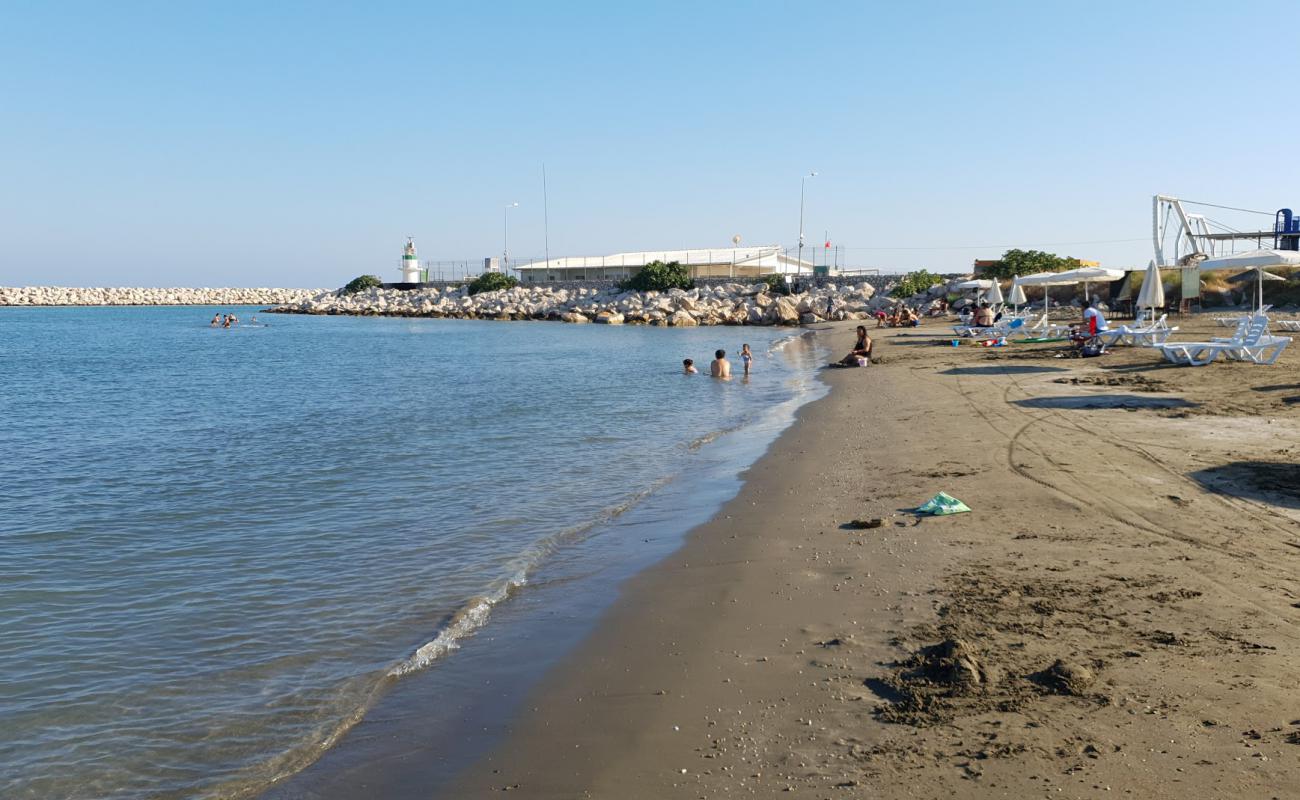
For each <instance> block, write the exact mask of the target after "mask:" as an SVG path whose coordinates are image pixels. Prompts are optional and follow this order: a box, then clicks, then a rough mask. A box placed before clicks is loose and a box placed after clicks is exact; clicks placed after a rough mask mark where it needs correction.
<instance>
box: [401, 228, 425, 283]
mask: <svg viewBox="0 0 1300 800" xmlns="http://www.w3.org/2000/svg"><path fill="white" fill-rule="evenodd" d="M421 277H422V276H421V274H420V259H419V258H417V257H416V255H415V240H414V239H412V238H411V237H410V236H408V237H406V247H405V248H403V249H402V283H419V282H420V279H421Z"/></svg>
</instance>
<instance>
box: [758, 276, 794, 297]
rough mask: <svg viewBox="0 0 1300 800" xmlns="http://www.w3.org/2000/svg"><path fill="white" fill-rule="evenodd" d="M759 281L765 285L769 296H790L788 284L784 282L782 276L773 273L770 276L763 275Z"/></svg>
mask: <svg viewBox="0 0 1300 800" xmlns="http://www.w3.org/2000/svg"><path fill="white" fill-rule="evenodd" d="M759 280H760V281H762V282H763V283H765V284H767V291H768V292H769V293H770V294H782V295H785V294H790V284H788V283H786V282H785V276H784V275H777V274H776V273H773V274H771V275H764V276H763V277H761V278H759Z"/></svg>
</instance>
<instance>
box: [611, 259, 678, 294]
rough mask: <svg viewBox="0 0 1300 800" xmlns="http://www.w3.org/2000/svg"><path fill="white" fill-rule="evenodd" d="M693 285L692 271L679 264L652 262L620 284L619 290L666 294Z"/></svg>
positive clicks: (675, 262)
mask: <svg viewBox="0 0 1300 800" xmlns="http://www.w3.org/2000/svg"><path fill="white" fill-rule="evenodd" d="M692 285H693V284H692V281H691V273H690V270H688V269H687V268H686V267H684V266H682V265H681V264H680V263H679V262H677V261H669V262H668V263H667V264H665V263H664V262H662V261H651V262H650V263H649V264H646V265H645V266H644V267H642V268H641V270H640V271H639V272H637V274H635V275H633V276H632V277H630V278H628V279H627V280H626V281H624V282H623V283H621V284H619V288H620V289H622V290H624V291H636V292H652V291H653V292H666V291H668V290H669V289H689V288H691V286H692Z"/></svg>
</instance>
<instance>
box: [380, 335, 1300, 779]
mask: <svg viewBox="0 0 1300 800" xmlns="http://www.w3.org/2000/svg"><path fill="white" fill-rule="evenodd" d="M1195 321H1196V322H1197V324H1198V325H1202V323H1208V322H1209V320H1208V319H1200V320H1195ZM851 327H852V326H851V325H846V326H841V327H838V328H837V329H836V331H835V332H834V333H832V334H830V336H831V339H832V342H835V343H837V344H838V345H839V347H840V349H843V348H844V347H845V346H847V340H848V338H849V336H850V334H849V333H848V331H849V330H851ZM937 327H938V326H930V327H929V329H928V330H927V329H926V328H923V329H921V330H920V331H918V332H916V333H909V334H893V335H890V334H888V333H887V334H886V336H884V337H882V340H883V344H884V345H885V346H884V347H883V348H882V355H883V356H884V362H885V363H884V364H882V365H879V366H875V367H872V368H870V369H869V370H842V371H841V370H835V371H829V372H828V373H827V374H826V375H825V376H824V380H826V382H827V383H829V384H830V385H831V387H832V388H831V391H830V393H829V394H828V395H827V396H826V397H823V398H822V399H820V400H818V401H816V402H814V403H810V404H808V405H806V406H804V407H803V408H802V409H800V412H799V415H798V418H797V420H796V422H795V424H794V425H792V426H791V427H790V428H788V429H787V430H786V431H785V432H784V433H783V434H782V436H781V437H780V438H779V439H778V440H777V441H776V442H775V443H774V444H773V445H772V446H771V447H770V448H769V450H768V452H767V453H766V454H765V455H764V456H763V457H762V458H761V459H760V460H759V461H758V462H756V463H755V464H754V465H753V466H752V467H751V468H750V470H748V471H747V473H746V474H745V475H744V486H743V487H742V489H741V491H740V493H739V494H738V495H737V496H736V497H735V498H734V499H733V500H732V501H731V502H729V503H728V504H727V505H726V506H724V507H723V509H722V510H721V511H720V512H719V513H718V514H717V515H716V516H715V517H714V518H713V519H712V520H711V521H710V522H708V523H706V524H705V525H703V526H700V527H698V528H696V529H694V530H693V531H692V532H691V534H690V535H689V536H688V538H687V539H686V541H685V543H684V544H683V546H682V547H681V548H679V549H678V550H677V551H676V552H674V553H673V554H672V555H671V556H669V557H668V558H666V559H665V560H663V561H661V562H659V563H658V564H656V565H655V566H653V567H651V568H649V569H647V570H645V571H643V572H641V573H639V574H637V575H636V576H634V577H632V578H631V579H630V580H628V581H627V582H626V583H625V584H624V585H623V587H622V590H621V593H620V597H619V599H618V600H617V602H616V603H615V604H614V605H613V606H612V608H611V609H609V610H608V611H607V612H606V613H605V614H604V615H603V617H602V618H601V621H600V623H599V625H598V626H597V628H596V629H595V631H594V632H593V633H592V634H591V635H590V636H589V637H588V638H587V639H585V640H584V641H583V643H582V644H581V645H580V646H579V647H578V648H577V649H576V650H574V651H573V652H572V653H570V654H569V655H568V656H567V657H566V658H565V659H564V660H563V661H562V663H561V664H560V665H559V666H557V667H555V668H553V669H552V670H551V671H550V672H549V673H548V674H547V676H546V678H545V679H544V680H543V682H542V683H541V684H540V685H539V687H538V688H537V689H536V690H535V691H533V692H532V693H531V694H530V697H529V700H528V702H527V704H526V706H527V710H526V711H525V713H524V714H523V715H522V716H520V717H518V718H516V719H514V720H512V721H511V722H510V723H508V724H507V726H506V729H507V731H508V732H507V734H506V736H505V738H504V739H503V741H502V742H501V743H500V745H499V746H498V747H496V748H494V749H493V750H492V751H491V752H489V753H488V754H486V755H485V756H484V757H483V758H482V759H481V760H479V761H478V762H476V763H474V764H472V765H471V766H470V767H469V768H467V769H466V770H465V771H464V772H463V773H462V774H461V775H460V777H459V778H458V779H457V780H456V781H455V782H453V783H452V784H451V785H450V786H447V787H443V788H442V790H441V791H438V792H436V793H435V796H437V797H449V798H450V797H466V796H485V795H487V794H489V793H491V792H496V791H502V790H509V791H512V792H514V793H517V796H522V797H537V798H560V797H578V796H594V797H613V796H619V797H646V798H652V797H715V796H724V795H728V794H731V793H746V794H749V795H752V796H759V797H767V796H776V795H780V796H789V794H790V793H794V794H795V795H802V796H816V797H823V796H833V795H845V796H872V797H935V798H939V797H950V796H962V797H1007V796H1010V797H1019V796H1039V795H1041V794H1044V793H1050V794H1051V796H1066V797H1098V796H1106V793H1107V792H1114V793H1118V794H1126V793H1127V794H1129V795H1130V796H1141V797H1169V798H1174V797H1182V796H1185V794H1186V792H1187V791H1189V790H1190V789H1191V787H1193V786H1196V787H1198V791H1199V792H1200V793H1201V794H1202V795H1203V796H1211V797H1236V796H1251V797H1254V796H1259V797H1269V796H1276V797H1282V796H1291V795H1294V794H1295V793H1296V792H1297V791H1300V766H1298V765H1297V763H1296V760H1295V758H1294V755H1295V753H1296V750H1295V747H1296V745H1297V744H1300V719H1297V717H1300V714H1298V713H1297V712H1296V711H1295V709H1294V706H1293V704H1291V698H1292V694H1293V693H1292V690H1291V687H1293V685H1294V677H1293V676H1294V674H1295V672H1296V669H1297V668H1300V629H1298V628H1297V623H1300V612H1296V611H1295V608H1297V607H1300V582H1298V581H1297V580H1296V578H1295V577H1294V575H1295V569H1294V568H1295V566H1296V565H1297V564H1300V497H1297V496H1296V494H1295V492H1296V486H1295V485H1290V486H1289V488H1288V485H1285V484H1278V483H1277V481H1276V480H1273V479H1271V478H1270V474H1271V471H1272V470H1285V469H1287V464H1288V463H1293V462H1294V459H1295V456H1296V453H1297V451H1296V449H1295V447H1294V445H1291V442H1294V441H1296V440H1297V439H1296V434H1297V433H1300V424H1298V423H1300V421H1298V420H1297V414H1296V408H1297V406H1296V404H1294V403H1292V402H1290V401H1288V400H1287V398H1286V397H1285V396H1282V397H1278V396H1276V395H1272V394H1270V392H1271V391H1273V390H1276V389H1285V386H1276V385H1274V384H1276V383H1277V380H1278V378H1279V376H1284V374H1285V373H1284V370H1285V367H1283V368H1281V369H1278V368H1274V369H1272V370H1270V369H1269V368H1265V367H1251V366H1249V365H1235V364H1234V365H1223V366H1220V365H1215V366H1213V367H1211V368H1208V370H1191V369H1182V370H1179V369H1176V368H1175V369H1173V370H1170V369H1168V368H1165V367H1163V366H1162V365H1161V364H1160V363H1158V362H1156V361H1154V360H1153V359H1152V356H1153V354H1152V353H1151V351H1141V350H1128V351H1122V352H1120V354H1119V355H1118V356H1116V357H1114V358H1112V359H1111V360H1106V359H1097V360H1092V361H1090V362H1080V361H1067V362H1060V361H1057V360H1055V359H1053V360H1051V361H1044V360H1043V358H1044V357H1045V356H1046V357H1048V358H1050V357H1051V355H1053V354H1054V353H1053V351H1054V350H1055V349H1056V348H1052V347H1029V348H1016V349H1013V350H1008V351H1002V352H990V351H982V350H979V349H974V348H956V349H951V350H949V349H946V348H943V349H941V348H931V347H929V346H928V345H929V344H932V343H933V340H934V339H942V338H943V336H942V335H941V334H940V335H938V336H936V335H935V330H936V328H937ZM1202 327H1204V328H1205V330H1204V331H1201V332H1203V333H1208V332H1209V325H1208V324H1203V325H1202ZM927 339H928V340H929V341H927ZM833 346H834V345H833ZM1156 358H1158V356H1156ZM1288 359H1289V363H1291V364H1292V365H1294V364H1295V363H1297V356H1296V354H1295V353H1290V354H1288ZM1098 362H1102V363H1098ZM1214 370H1218V372H1217V373H1216V372H1215V371H1214ZM1229 371H1230V372H1231V374H1230V375H1225V374H1224V373H1225V372H1229ZM1225 384H1227V385H1233V387H1234V389H1235V390H1237V392H1243V391H1244V390H1245V389H1247V388H1250V389H1254V390H1256V394H1254V395H1249V394H1247V395H1246V396H1244V397H1241V396H1234V398H1233V399H1232V400H1230V401H1228V402H1221V401H1222V400H1224V399H1225V398H1224V397H1223V386H1224V385H1225ZM1243 384H1244V385H1243ZM1293 388H1295V387H1293ZM1298 397H1300V395H1298ZM1223 430H1227V431H1229V433H1230V434H1231V435H1230V436H1225V435H1224V434H1223V433H1222V431H1223ZM1171 438H1172V440H1173V441H1172V442H1171V441H1170V439H1171ZM1283 443H1284V445H1283ZM1279 445H1283V446H1279ZM1288 459H1289V460H1288ZM1257 461H1258V462H1259V463H1263V464H1265V466H1264V467H1262V468H1260V467H1257V466H1251V465H1253V464H1256V463H1257ZM1287 474H1288V475H1290V474H1291V473H1289V472H1288V473H1287ZM1270 480H1273V482H1272V483H1270ZM941 490H942V491H948V492H950V493H951V494H954V495H955V496H957V497H960V498H961V499H963V500H965V501H967V502H968V503H969V504H970V505H971V506H972V508H973V509H974V511H973V513H970V514H961V515H954V516H951V517H937V518H921V517H917V516H915V515H913V514H911V513H909V512H908V510H907V509H909V508H911V507H914V506H915V505H918V504H919V503H921V502H923V501H924V500H926V499H928V498H929V497H930V496H932V495H933V494H935V493H936V492H938V491H941ZM858 518H879V519H881V520H882V523H883V524H882V526H881V527H879V528H876V529H872V530H861V531H859V530H845V529H844V528H843V527H842V526H843V525H844V524H845V523H846V522H847V521H849V520H852V519H858ZM945 643H946V645H947V652H946V655H947V656H949V657H948V658H946V659H945V657H944V656H945V648H944V647H936V646H938V645H943V644H945ZM1289 704H1290V705H1289ZM1288 708H1290V712H1289V713H1288V710H1287V709H1288ZM1288 755H1289V756H1291V757H1290V758H1287V756H1288ZM388 788H389V792H388V795H389V796H395V797H404V796H417V795H418V796H424V795H426V794H428V787H423V788H421V787H417V786H415V785H409V784H408V785H401V784H400V783H399V784H396V785H390V786H389V787H388Z"/></svg>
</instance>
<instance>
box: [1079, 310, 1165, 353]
mask: <svg viewBox="0 0 1300 800" xmlns="http://www.w3.org/2000/svg"><path fill="white" fill-rule="evenodd" d="M1168 318H1169V315H1168V314H1162V315H1161V317H1160V319H1158V320H1156V321H1155V322H1152V323H1151V324H1149V325H1139V326H1133V327H1129V326H1128V325H1121V326H1119V327H1118V328H1112V329H1111V330H1107V331H1101V332H1099V333H1098V334H1097V338H1098V339H1099V340H1100V341H1101V343H1102V344H1104V345H1106V346H1107V347H1113V346H1115V345H1118V344H1130V345H1135V346H1138V347H1155V346H1156V345H1158V344H1164V341H1165V340H1166V339H1168V338H1169V334H1171V333H1173V332H1175V331H1177V330H1178V326H1176V325H1175V326H1174V327H1172V328H1171V327H1169V323H1168V322H1167V321H1166V320H1167V319H1168Z"/></svg>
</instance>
